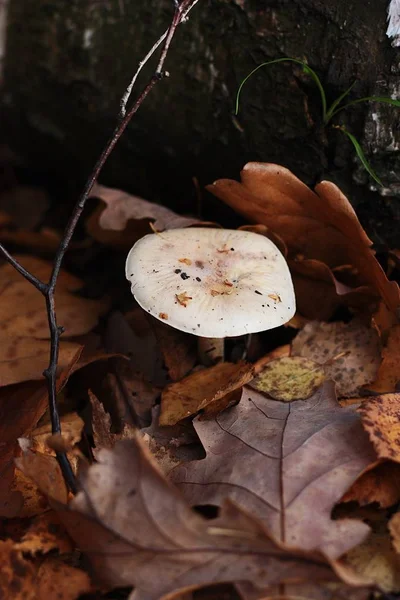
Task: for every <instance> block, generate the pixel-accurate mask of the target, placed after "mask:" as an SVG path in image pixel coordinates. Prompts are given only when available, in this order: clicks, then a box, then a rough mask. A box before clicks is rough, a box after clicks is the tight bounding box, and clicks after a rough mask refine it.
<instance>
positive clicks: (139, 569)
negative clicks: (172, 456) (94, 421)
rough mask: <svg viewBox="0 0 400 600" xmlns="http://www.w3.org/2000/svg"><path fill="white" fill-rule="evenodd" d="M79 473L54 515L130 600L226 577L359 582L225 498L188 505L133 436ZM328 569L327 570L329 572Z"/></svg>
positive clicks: (262, 581)
mask: <svg viewBox="0 0 400 600" xmlns="http://www.w3.org/2000/svg"><path fill="white" fill-rule="evenodd" d="M98 461H99V462H98V463H96V464H93V465H92V466H90V467H89V469H88V470H87V471H86V472H85V473H82V479H81V491H80V492H79V493H78V494H77V496H76V497H75V498H74V499H73V500H72V501H71V503H70V505H69V507H68V509H67V508H66V507H64V510H62V507H59V509H60V512H59V514H60V518H61V519H62V520H63V522H64V523H65V525H66V527H67V529H68V531H69V533H70V535H71V537H72V538H73V539H74V541H75V542H76V543H77V545H78V546H79V548H80V549H81V550H82V552H84V553H85V554H86V555H87V556H88V558H89V560H90V562H91V564H92V567H93V569H94V572H95V573H96V574H97V576H98V577H99V578H101V580H102V581H104V582H105V583H107V584H110V585H114V586H128V585H134V586H135V590H134V591H133V593H132V594H131V596H130V600H163V599H164V600H166V598H170V597H171V596H172V595H173V594H177V593H178V591H190V590H193V589H196V588H199V587H202V586H205V585H211V584H213V583H219V582H229V581H246V580H248V581H252V582H253V583H254V584H255V585H257V586H259V587H263V588H265V587H267V586H268V585H279V584H285V583H286V582H291V581H293V580H294V581H298V582H302V581H308V580H309V579H312V580H313V581H316V582H318V581H321V582H322V581H324V582H325V581H339V579H338V574H339V575H340V577H342V578H344V580H345V581H347V582H348V583H353V584H355V585H357V584H358V585H360V583H364V582H363V581H362V580H361V579H360V578H357V577H356V578H354V576H353V574H352V573H351V572H350V571H348V570H347V571H346V570H344V569H343V568H342V567H341V565H339V564H336V563H331V567H330V566H329V564H328V561H327V560H326V559H324V557H323V556H322V555H321V554H319V553H307V552H302V551H299V550H294V549H291V548H286V547H284V546H283V545H282V544H279V543H276V542H274V541H273V540H272V539H271V538H270V536H269V535H268V533H267V532H266V530H265V529H264V528H263V526H262V525H261V523H259V522H258V521H257V520H255V519H254V518H253V517H251V516H250V515H248V514H247V513H246V512H244V511H242V510H241V509H240V508H239V507H237V506H236V505H235V504H233V503H232V502H229V501H226V502H225V503H224V505H223V507H222V509H221V514H220V516H219V517H218V518H217V519H213V520H207V519H205V518H203V517H201V516H200V515H198V514H197V513H195V512H194V511H192V510H191V509H190V508H189V507H188V506H187V504H186V503H185V501H184V500H183V498H182V496H181V495H180V494H179V492H178V491H177V490H176V488H175V487H174V486H172V485H171V484H170V483H169V482H168V481H167V480H166V479H165V478H164V477H163V476H162V474H161V472H160V471H159V469H158V467H157V466H156V464H155V463H154V459H152V457H151V456H150V454H149V452H148V450H147V449H146V447H145V446H144V444H143V443H141V442H140V441H139V440H138V439H136V440H133V439H132V440H129V441H128V440H126V441H122V442H118V444H117V445H116V446H115V448H114V449H113V450H102V451H101V452H100V453H99V455H98ZM332 567H333V569H334V570H332Z"/></svg>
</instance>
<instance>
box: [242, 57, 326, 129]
mask: <svg viewBox="0 0 400 600" xmlns="http://www.w3.org/2000/svg"><path fill="white" fill-rule="evenodd" d="M282 62H293V63H296V64H298V65H301V66H302V67H303V71H304V72H305V73H307V75H310V77H312V79H313V80H314V82H315V84H316V86H317V87H318V90H319V93H320V96H321V103H322V118H323V121H324V122H325V120H326V108H327V102H326V94H325V90H324V88H323V85H322V83H321V80H320V78H319V77H318V75H317V74H316V72H315V71H314V70H313V69H311V67H309V66H308V64H307V63H305V62H304V61H302V60H298V59H297V58H290V57H283V58H276V59H275V60H269V61H268V62H264V63H261V65H258V67H256V68H255V69H253V70H252V71H251V72H250V73H249V74H248V75H247V76H246V77H245V78H244V79H243V81H242V83H241V84H240V86H239V89H238V91H237V94H236V106H235V115H237V114H238V112H239V98H240V94H241V92H242V89H243V86H244V84H245V83H246V82H247V81H248V80H249V79H250V77H252V76H253V75H254V73H256V72H257V71H258V70H259V69H261V68H262V67H267V66H268V65H275V64H277V63H282Z"/></svg>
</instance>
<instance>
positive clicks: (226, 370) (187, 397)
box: [160, 362, 253, 425]
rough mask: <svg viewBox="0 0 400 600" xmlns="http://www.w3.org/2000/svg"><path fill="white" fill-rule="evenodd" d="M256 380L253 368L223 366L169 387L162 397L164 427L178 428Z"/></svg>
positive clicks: (165, 389) (249, 365)
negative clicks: (189, 418) (203, 410)
mask: <svg viewBox="0 0 400 600" xmlns="http://www.w3.org/2000/svg"><path fill="white" fill-rule="evenodd" d="M252 378H253V365H251V364H249V363H245V362H240V363H228V362H224V363H219V364H218V365H214V366H213V367H209V368H208V369H203V370H201V371H196V372H195V373H192V374H191V375H188V377H185V379H182V380H181V381H177V382H175V383H171V384H170V385H168V386H166V387H165V388H164V390H163V392H162V395H161V413H160V425H175V423H178V421H181V420H182V419H185V418H186V417H189V416H190V415H194V414H196V413H197V412H199V410H202V409H204V408H206V407H207V406H209V405H210V404H212V403H213V402H216V401H217V400H220V399H221V398H223V397H224V396H226V395H227V394H228V393H230V392H233V391H234V390H237V389H238V388H240V387H242V386H243V385H245V384H246V383H248V382H249V381H250V380H251V379H252Z"/></svg>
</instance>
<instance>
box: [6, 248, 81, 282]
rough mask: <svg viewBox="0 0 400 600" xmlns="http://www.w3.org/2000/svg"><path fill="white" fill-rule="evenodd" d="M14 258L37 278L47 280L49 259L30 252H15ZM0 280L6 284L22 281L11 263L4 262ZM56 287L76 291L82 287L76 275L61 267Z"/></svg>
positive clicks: (51, 266)
mask: <svg viewBox="0 0 400 600" xmlns="http://www.w3.org/2000/svg"><path fill="white" fill-rule="evenodd" d="M14 258H15V259H16V260H18V262H19V263H20V264H21V265H22V266H23V267H25V269H27V270H28V271H30V272H31V273H32V274H33V275H35V277H37V278H38V279H41V280H42V281H48V280H49V278H50V275H51V272H52V268H53V263H51V262H50V261H47V260H43V259H42V258H37V257H36V256H32V255H30V254H15V255H14ZM0 280H1V281H2V283H3V284H6V283H12V282H20V281H22V277H21V275H20V273H18V271H16V270H15V269H14V267H13V266H12V265H10V264H9V263H4V264H3V265H1V267H0ZM57 287H58V288H59V289H64V290H69V291H76V290H78V289H79V288H81V287H82V281H81V280H80V279H79V278H78V277H75V275H72V274H71V273H68V271H65V270H64V269H61V271H60V275H59V277H58V279H57Z"/></svg>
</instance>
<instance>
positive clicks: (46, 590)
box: [35, 556, 93, 600]
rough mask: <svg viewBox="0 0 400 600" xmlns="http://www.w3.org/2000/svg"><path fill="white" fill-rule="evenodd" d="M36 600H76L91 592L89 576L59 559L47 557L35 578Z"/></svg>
mask: <svg viewBox="0 0 400 600" xmlns="http://www.w3.org/2000/svg"><path fill="white" fill-rule="evenodd" d="M35 587H36V590H35V591H36V600H42V599H43V598H48V599H49V600H50V599H52V598H57V600H77V599H78V598H80V597H81V596H82V595H83V594H89V593H90V592H91V591H93V586H92V584H91V581H90V577H89V575H88V574H87V573H86V572H85V571H82V570H81V569H77V568H76V567H73V566H71V565H69V564H67V563H65V562H64V561H63V560H62V559H61V558H57V557H53V556H47V557H46V558H45V560H44V561H43V562H42V563H41V564H40V566H39V567H38V570H37V573H36V576H35Z"/></svg>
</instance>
